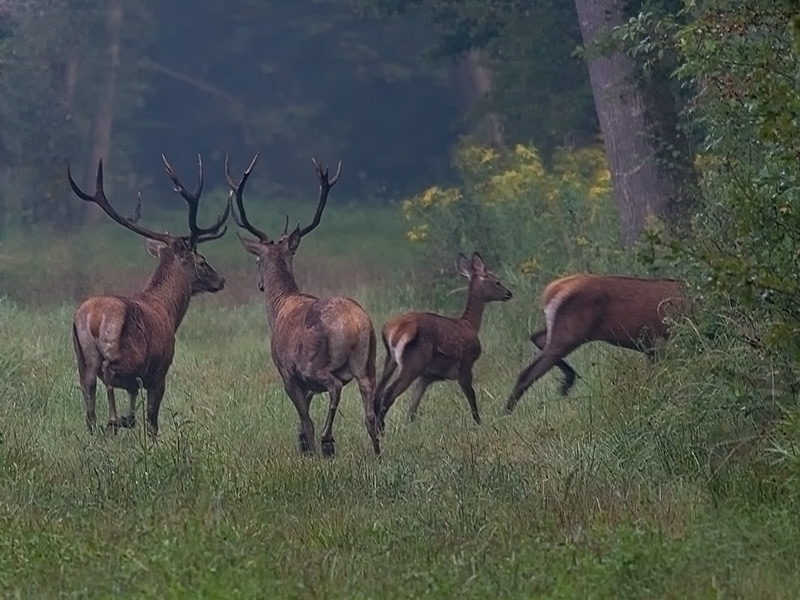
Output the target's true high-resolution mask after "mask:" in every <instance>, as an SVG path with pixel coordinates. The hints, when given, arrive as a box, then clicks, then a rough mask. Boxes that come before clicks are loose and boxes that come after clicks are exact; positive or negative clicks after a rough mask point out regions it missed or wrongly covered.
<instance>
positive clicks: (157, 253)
mask: <svg viewBox="0 0 800 600" xmlns="http://www.w3.org/2000/svg"><path fill="white" fill-rule="evenodd" d="M144 247H145V248H147V253H148V254H149V255H150V256H154V257H155V258H161V251H162V250H163V249H164V248H166V247H167V245H166V244H165V243H164V242H159V241H157V240H151V239H150V238H145V239H144Z"/></svg>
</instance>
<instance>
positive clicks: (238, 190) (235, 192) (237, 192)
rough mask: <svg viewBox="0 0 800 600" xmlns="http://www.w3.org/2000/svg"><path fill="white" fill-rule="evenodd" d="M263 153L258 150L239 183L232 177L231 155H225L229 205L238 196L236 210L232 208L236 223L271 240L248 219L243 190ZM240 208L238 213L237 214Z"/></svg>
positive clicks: (260, 236)
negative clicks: (229, 191)
mask: <svg viewBox="0 0 800 600" xmlns="http://www.w3.org/2000/svg"><path fill="white" fill-rule="evenodd" d="M260 154H261V153H260V152H256V155H255V156H254V157H253V160H252V161H250V166H249V167H247V169H246V170H245V172H244V174H242V178H241V179H240V180H239V183H236V182H235V181H234V180H233V177H231V170H230V164H229V156H228V155H227V154H226V155H225V179H226V180H227V181H228V187H229V188H230V190H231V193H230V196H228V207H229V208H230V206H231V205H232V204H233V199H234V198H236V210H233V209H231V213H232V214H233V220H234V221H236V224H237V225H238V226H239V227H241V228H242V229H246V230H247V231H249V232H250V233H252V234H253V235H254V236H256V237H257V238H258V239H259V240H260V241H262V242H269V241H270V239H269V236H268V235H267V234H266V233H264V232H263V231H261V230H260V229H259V228H257V227H256V226H255V225H252V224H251V223H250V221H249V220H248V219H247V213H246V212H245V210H244V201H243V200H242V192H243V191H244V186H245V184H246V183H247V179H248V178H249V177H250V173H252V171H253V167H254V166H255V164H256V161H257V160H258V157H259V155H260ZM237 210H238V215H237Z"/></svg>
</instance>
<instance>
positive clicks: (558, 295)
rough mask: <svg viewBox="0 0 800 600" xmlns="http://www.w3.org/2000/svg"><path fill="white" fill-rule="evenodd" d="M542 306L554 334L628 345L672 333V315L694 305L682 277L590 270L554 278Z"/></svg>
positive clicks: (575, 338)
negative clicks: (597, 272) (667, 320)
mask: <svg viewBox="0 0 800 600" xmlns="http://www.w3.org/2000/svg"><path fill="white" fill-rule="evenodd" d="M542 307H543V309H544V312H545V315H546V318H547V323H548V330H549V331H551V334H552V335H558V336H559V337H560V338H564V339H571V340H574V341H580V342H581V343H582V342H583V341H587V340H602V341H607V342H610V343H613V344H617V345H621V346H625V347H637V345H638V344H640V343H643V344H644V345H645V346H649V345H651V344H652V342H653V341H654V340H656V339H658V338H661V337H665V336H666V335H667V333H668V331H667V326H668V324H667V323H666V322H665V319H666V318H675V317H677V316H679V315H681V314H685V313H686V312H687V311H688V310H690V307H689V303H688V301H687V299H686V295H685V292H684V289H683V283H682V282H680V281H678V280H674V279H646V278H638V277H625V276H606V275H588V274H580V275H572V276H569V277H564V278H562V279H557V280H555V281H553V282H552V283H550V284H549V285H548V286H547V288H546V289H545V291H544V293H543V294H542Z"/></svg>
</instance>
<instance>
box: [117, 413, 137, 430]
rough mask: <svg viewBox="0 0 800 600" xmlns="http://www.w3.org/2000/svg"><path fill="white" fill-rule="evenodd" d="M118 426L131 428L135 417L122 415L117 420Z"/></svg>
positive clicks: (134, 423) (134, 422) (133, 425)
mask: <svg viewBox="0 0 800 600" xmlns="http://www.w3.org/2000/svg"><path fill="white" fill-rule="evenodd" d="M119 426H120V427H124V428H125V429H133V428H134V427H135V426H136V417H135V416H134V415H124V416H123V417H122V418H121V419H120V420H119Z"/></svg>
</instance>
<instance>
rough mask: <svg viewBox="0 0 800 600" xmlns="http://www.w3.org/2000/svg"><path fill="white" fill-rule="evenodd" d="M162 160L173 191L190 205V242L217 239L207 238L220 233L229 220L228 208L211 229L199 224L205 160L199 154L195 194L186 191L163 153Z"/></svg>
mask: <svg viewBox="0 0 800 600" xmlns="http://www.w3.org/2000/svg"><path fill="white" fill-rule="evenodd" d="M161 160H162V161H163V162H164V170H165V171H166V172H167V175H168V176H169V178H170V179H171V180H172V185H173V190H174V191H175V192H176V193H178V194H180V195H181V197H182V198H183V199H184V200H186V203H187V204H188V205H189V240H190V242H192V243H195V242H198V241H199V240H200V239H201V238H203V241H205V240H206V239H216V238H215V237H214V238H207V237H206V236H207V235H208V234H217V233H218V232H219V230H220V227H222V225H223V224H224V223H225V221H226V220H227V218H228V212H227V211H228V208H227V207H226V209H225V212H224V213H223V214H221V215H219V216H218V217H217V220H216V221H215V222H214V224H213V225H212V226H211V227H200V226H199V225H198V224H197V211H198V207H199V204H200V195H201V194H202V193H203V158H202V157H201V156H200V155H199V154H198V155H197V188H196V189H195V191H194V192H189V191H188V190H187V189H186V186H184V185H183V184H182V183H181V182H180V180H179V179H178V176H177V175H176V174H175V169H173V168H172V165H171V164H169V161H168V160H167V157H166V156H165V155H164V154H163V153H162V154H161Z"/></svg>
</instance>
